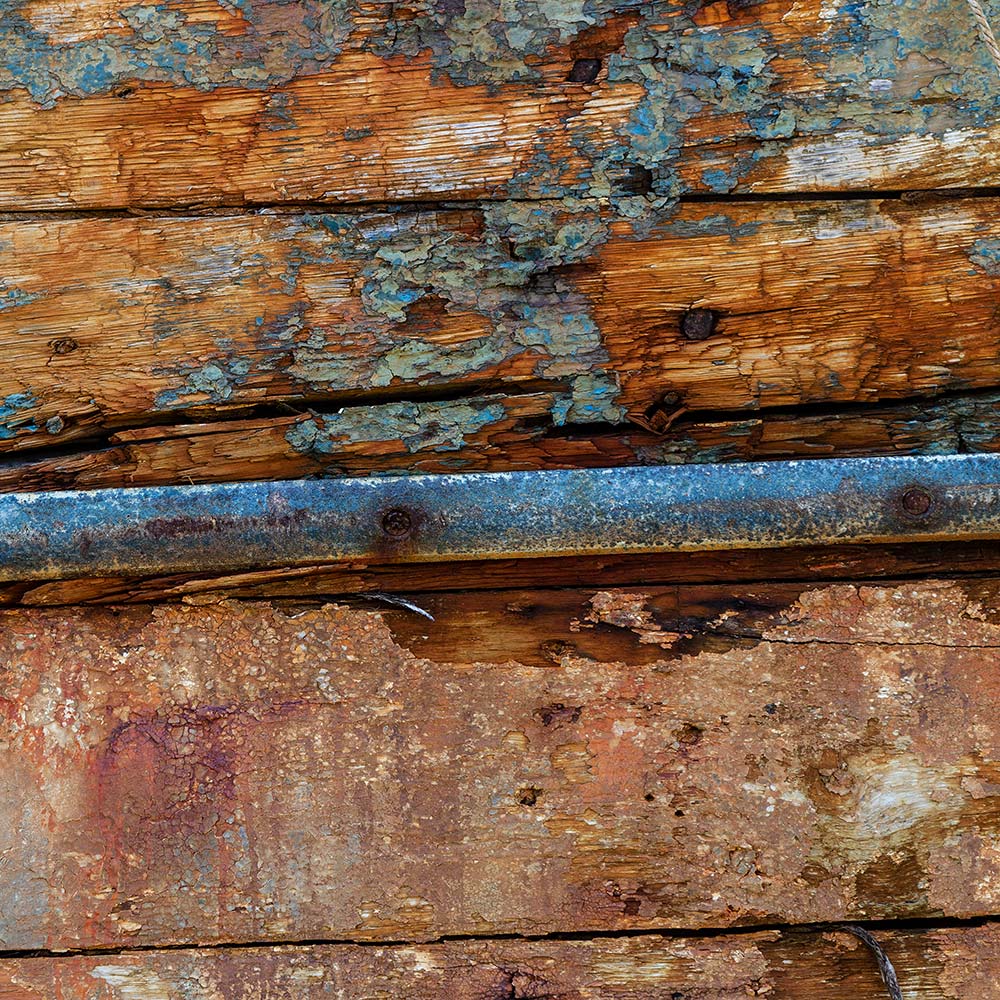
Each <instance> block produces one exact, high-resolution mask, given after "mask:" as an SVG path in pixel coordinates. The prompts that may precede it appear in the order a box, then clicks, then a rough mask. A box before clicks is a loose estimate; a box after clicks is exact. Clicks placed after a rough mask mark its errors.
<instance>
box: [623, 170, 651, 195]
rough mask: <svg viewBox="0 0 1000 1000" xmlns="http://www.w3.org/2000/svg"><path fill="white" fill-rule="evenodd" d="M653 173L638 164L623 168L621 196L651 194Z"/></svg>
mask: <svg viewBox="0 0 1000 1000" xmlns="http://www.w3.org/2000/svg"><path fill="white" fill-rule="evenodd" d="M653 182H654V177H653V171H652V170H650V169H649V167H644V166H642V165H641V164H638V163H630V164H629V165H628V166H627V167H625V171H624V173H623V175H622V179H621V182H620V188H621V192H622V194H639V195H642V194H652V193H653Z"/></svg>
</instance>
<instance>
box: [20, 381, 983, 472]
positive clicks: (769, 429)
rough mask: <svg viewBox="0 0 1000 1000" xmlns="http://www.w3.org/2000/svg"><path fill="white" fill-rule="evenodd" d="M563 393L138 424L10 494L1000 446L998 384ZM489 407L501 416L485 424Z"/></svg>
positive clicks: (28, 468)
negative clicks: (623, 412)
mask: <svg viewBox="0 0 1000 1000" xmlns="http://www.w3.org/2000/svg"><path fill="white" fill-rule="evenodd" d="M556 403H557V396H556V395H555V394H553V393H527V394H525V395H523V396H522V395H515V396H502V395H498V394H494V395H490V396H469V397H465V398H461V399H458V400H448V401H443V402H416V403H383V404H373V405H371V406H349V407H343V408H341V409H340V410H338V411H337V412H336V413H321V412H319V411H309V412H305V413H300V414H297V415H296V414H289V415H284V416H273V417H258V418H256V419H242V420H241V419H230V420H216V421H214V422H211V423H200V424H199V423H194V424H192V423H182V424H171V425H166V426H151V427H143V428H136V429H134V430H124V431H120V432H115V433H112V434H111V435H110V437H109V440H108V442H107V443H106V444H104V445H101V446H97V447H87V446H86V445H85V444H81V445H80V446H78V447H77V448H74V449H73V450H72V451H71V452H68V453H67V452H63V451H62V450H59V451H57V453H56V454H53V455H48V454H45V455H42V456H35V455H31V454H28V455H25V456H23V457H21V458H18V459H14V460H12V461H8V462H6V463H0V492H15V491H23V490H28V491H32V490H58V489H74V490H86V489H102V488H109V487H123V486H161V485H169V484H185V483H190V484H194V483H220V482H233V481H245V480H277V479H299V478H309V477H313V476H320V475H326V476H330V475H337V476H343V475H349V476H371V475H380V474H383V473H402V472H407V473H411V474H413V473H416V474H420V473H424V474H444V473H452V472H456V471H461V472H473V471H475V472H508V471H514V470H531V469H565V468H606V467H614V466H619V467H620V466H629V465H665V464H669V465H673V464H684V463H699V462H736V461H757V460H762V459H793V458H830V457H848V456H858V457H860V456H866V455H940V454H955V453H959V452H971V451H981V452H989V451H996V450H997V449H998V448H1000V396H998V395H997V394H995V393H985V394H982V395H978V396H957V397H953V398H945V399H936V400H929V401H927V402H920V403H902V404H883V405H872V406H869V407H865V408H862V409H846V410H841V411H837V410H833V411H831V412H828V413H818V414H814V413H796V412H791V413H784V412H778V413H774V414H771V413H768V412H767V411H765V412H764V413H762V414H760V415H755V414H746V415H744V416H741V417H738V418H736V419H723V418H721V417H717V418H712V417H699V416H698V415H697V414H694V415H691V416H686V415H684V414H682V415H681V416H680V418H679V419H677V420H675V421H674V422H673V423H672V424H671V425H670V426H669V427H667V428H665V429H664V430H663V431H662V432H661V433H656V432H654V431H652V430H647V429H645V428H642V427H638V426H635V425H630V424H626V425H624V426H622V427H621V428H620V429H614V430H606V429H604V428H600V429H591V428H588V427H587V426H575V427H557V426H555V425H554V422H553V418H552V414H553V407H554V406H555V405H556ZM484 413H492V414H493V415H494V416H495V417H496V419H492V420H487V421H486V422H483V423H482V425H481V426H477V425H478V424H479V423H480V420H479V418H480V416H481V415H482V414H484ZM303 445H305V446H303Z"/></svg>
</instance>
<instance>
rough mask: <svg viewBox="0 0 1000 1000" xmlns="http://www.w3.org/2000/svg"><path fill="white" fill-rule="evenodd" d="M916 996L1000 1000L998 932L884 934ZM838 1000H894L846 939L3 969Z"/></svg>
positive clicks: (285, 991)
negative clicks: (848, 999) (863, 999)
mask: <svg viewBox="0 0 1000 1000" xmlns="http://www.w3.org/2000/svg"><path fill="white" fill-rule="evenodd" d="M878 936H879V940H880V941H881V942H883V943H884V944H885V946H886V947H887V949H888V950H889V952H890V953H891V954H892V957H893V961H894V964H895V965H896V968H897V971H898V972H899V974H900V978H901V981H902V983H903V984H904V988H905V989H906V991H907V994H908V995H913V996H916V995H919V996H920V997H921V998H923V1000H969V998H971V997H975V998H976V1000H996V998H997V997H1000V934H998V931H997V928H996V926H995V925H993V924H987V925H985V926H982V927H975V928H949V929H943V928H942V929H934V928H931V929H927V930H918V931H879V932H878ZM57 995H58V996H59V998H60V1000H95V998H97V1000H134V998H136V997H142V998H143V1000H168V998H169V1000H174V998H178V1000H180V998H183V1000H188V998H191V1000H194V998H195V997H197V998H198V1000H251V998H253V1000H257V998H263V997H267V998H268V1000H319V998H321V997H328V996H331V995H334V996H337V997H338V998H344V1000H361V998H365V1000H368V998H372V997H378V998H388V997H393V998H400V1000H432V998H435V1000H436V998H440V997H443V996H447V997H451V998H454V1000H611V998H620V1000H632V998H634V997H636V996H642V997H643V998H647V1000H696V998H697V1000H731V998H734V997H769V998H772V1000H842V998H843V997H845V996H851V997H872V998H881V997H882V996H883V995H884V993H883V992H882V990H881V984H880V982H879V979H878V974H877V972H876V970H875V964H874V962H873V961H872V960H871V957H870V956H869V954H868V953H867V951H866V950H865V949H864V948H863V947H861V946H859V945H858V943H857V942H855V941H852V940H851V939H850V938H848V937H847V936H846V935H843V934H837V933H825V934H824V933H815V932H814V933H801V932H800V933H796V932H794V931H791V932H784V933H778V932H776V931H769V932H763V933H756V934H744V935H740V936H725V935H721V936H719V937H713V938H684V937H669V938H663V937H658V936H639V937H633V938H625V939H618V940H609V939H595V940H589V941H574V942H567V941H545V940H541V941H530V942H528V941H493V942H490V941H465V942H451V943H447V944H428V945H398V946H394V947H378V948H376V947H365V948H361V947H357V946H350V945H340V946H322V945H320V946H314V947H276V948H268V949H263V948H253V949H247V950H242V949H241V950H239V951H227V950H221V951H196V950H190V951H188V950H178V951H171V952H156V951H154V952H149V953H145V954H141V955H136V954H131V955H130V954H113V955H102V956H73V957H55V958H51V957H46V958H26V959H7V960H0V996H3V997H4V1000H49V998H51V997H53V996H57Z"/></svg>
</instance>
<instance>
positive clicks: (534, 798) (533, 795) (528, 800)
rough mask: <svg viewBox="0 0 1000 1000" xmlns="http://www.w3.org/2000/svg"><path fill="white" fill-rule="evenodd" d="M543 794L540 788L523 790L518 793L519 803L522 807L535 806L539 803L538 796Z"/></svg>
mask: <svg viewBox="0 0 1000 1000" xmlns="http://www.w3.org/2000/svg"><path fill="white" fill-rule="evenodd" d="M541 794H542V790H541V789H540V788H532V787H531V786H529V787H528V788H521V789H519V790H518V793H517V801H518V803H519V804H520V805H522V806H533V805H535V804H536V803H537V802H538V796H539V795H541Z"/></svg>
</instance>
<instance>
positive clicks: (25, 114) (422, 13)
mask: <svg viewBox="0 0 1000 1000" xmlns="http://www.w3.org/2000/svg"><path fill="white" fill-rule="evenodd" d="M0 48H2V50H3V51H4V52H5V59H4V65H3V67H2V69H0V207H6V208H15V209H16V208H26V207H30V208H100V207H124V206H130V205H145V206H166V205H174V204H184V205H190V204H193V203H205V204H229V205H242V204H261V203H279V202H296V201H299V202H301V201H341V202H343V201H369V202H370V201H387V200H388V201H399V200H409V199H416V200H421V199H423V200H426V199H428V198H439V197H463V198H495V197H518V198H524V197H540V196H542V197H551V196H553V195H556V196H561V195H572V196H576V197H580V196H587V197H590V196H597V197H606V196H609V195H610V196H616V195H624V196H625V197H626V198H627V197H628V195H629V194H630V193H631V192H632V191H634V190H640V191H646V190H651V191H652V192H654V193H656V194H659V195H663V196H668V197H672V196H674V195H675V194H676V193H677V192H678V191H682V190H694V191H709V192H717V193H719V192H729V191H764V192H774V191H821V190H822V191H829V190H845V189H848V190H857V189H883V190H885V189H913V188H928V187H946V186H981V185H987V186H988V185H997V184H1000V165H998V161H997V157H996V153H995V150H996V148H997V142H998V137H1000V131H998V126H997V124H996V93H995V87H994V83H995V80H994V78H993V77H994V73H993V70H992V68H991V66H990V64H989V59H988V55H987V52H986V49H985V47H984V46H983V45H982V44H981V43H980V42H979V41H978V39H977V37H976V33H975V31H974V27H973V23H972V21H971V18H970V15H969V13H968V12H967V11H966V10H965V9H964V8H961V7H959V8H956V7H955V5H954V3H951V2H947V0H934V2H932V3H928V4H924V5H923V6H921V8H920V10H919V11H917V10H912V11H910V10H906V9H902V8H900V7H899V6H898V5H896V4H893V3H890V2H888V0H880V2H874V3H870V4H864V5H851V4H847V3H834V4H832V5H831V4H826V3H821V2H820V0H799V2H792V0H776V2H765V3H760V4H745V3H736V2H729V3H727V2H724V0H717V2H711V3H706V4H697V5H690V4H681V3H664V4H655V5H652V6H649V5H641V4H638V3H635V2H632V0H599V2H597V3H592V4H579V3H570V2H559V3H554V4H551V3H550V4H544V5H539V4H534V3H527V2H524V3H516V4H514V5H512V6H511V5H508V4H500V3H495V2H484V0H465V2H460V3H449V4H442V3H431V2H430V0H417V2H415V3H413V4H410V5H407V6H406V7H400V6H399V5H397V4H390V3H383V2H375V0H369V2H362V0H352V2H350V3H343V4H338V5H337V6H335V7H333V6H330V5H329V4H326V3H323V2H322V0H305V2H302V3H297V4H291V5H290V4H287V3H284V2H281V0H258V2H255V3H254V4H252V5H249V4H238V5H236V4H234V5H230V4H222V3H219V4H216V3H209V2H206V0H177V2H174V3H171V4H169V5H164V6H140V7H135V6H127V5H125V4H116V3H113V2H108V0H72V2H69V3H56V2H53V0H16V2H14V3H10V4H7V5H6V7H5V11H4V16H3V19H2V20H0Z"/></svg>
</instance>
